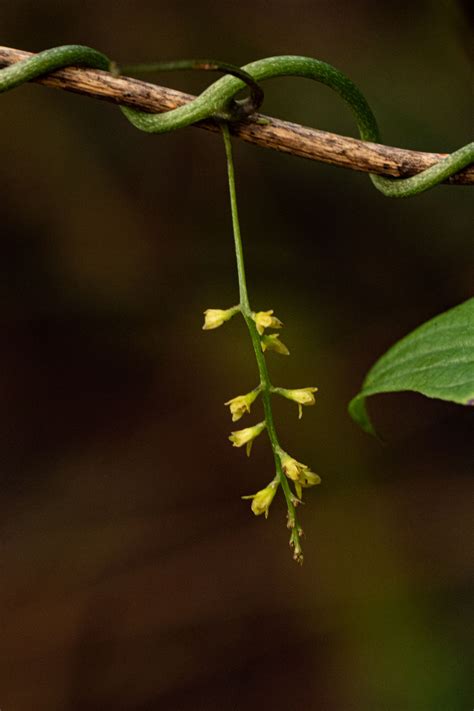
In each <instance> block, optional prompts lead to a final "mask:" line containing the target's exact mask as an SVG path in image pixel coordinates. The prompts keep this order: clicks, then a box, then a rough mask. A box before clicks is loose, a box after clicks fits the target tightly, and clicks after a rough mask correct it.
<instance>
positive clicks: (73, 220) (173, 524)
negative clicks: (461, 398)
mask: <svg viewBox="0 0 474 711" xmlns="http://www.w3.org/2000/svg"><path fill="white" fill-rule="evenodd" d="M471 19H472V18H471V17H470V13H469V4H468V3H460V2H444V1H442V2H440V1H439V0H424V1H420V2H416V3H412V2H399V3H382V2H379V1H378V0H366V1H357V2H340V3H334V2H329V1H326V0H324V1H317V2H314V1H313V2H311V1H310V0H293V2H291V3H290V2H283V1H272V2H270V1H269V2H262V1H259V0H256V1H255V2H249V0H241V1H240V2H238V3H225V2H217V1H216V0H202V2H200V3H190V2H174V3H169V2H166V3H165V2H151V1H149V2H145V1H138V2H132V0H127V1H125V0H124V1H119V0H117V1H116V2H114V3H106V2H104V1H103V0H95V1H94V2H92V1H90V0H83V1H82V2H80V3H77V2H65V1H64V0H61V1H59V0H57V1H53V0H39V1H38V0H15V2H2V3H1V5H0V35H1V36H0V42H1V44H3V45H6V46H11V47H17V48H22V49H29V50H41V49H44V48H47V47H49V46H54V45H58V44H65V43H83V44H88V45H91V46H93V47H97V48H98V49H101V50H103V51H104V52H105V53H107V54H108V55H109V56H110V57H112V58H114V59H116V60H117V61H119V62H120V61H123V62H125V61H128V62H131V61H142V60H143V61H145V60H153V59H164V58H174V57H178V58H181V57H194V56H197V57H200V56H210V57H220V58H223V59H226V60H228V61H232V62H235V63H238V64H243V63H246V62H248V61H251V60H252V59H256V58H259V57H263V56H268V55H272V54H285V53H292V54H305V55H311V56H315V57H319V58H321V59H324V60H326V61H328V62H331V63H332V64H334V65H336V66H337V67H339V68H340V69H342V70H343V71H345V72H347V73H348V74H349V75H350V76H351V77H352V78H353V79H354V80H355V81H356V83H357V84H359V86H360V87H361V88H362V90H363V91H364V93H365V94H366V96H367V98H368V100H369V102H370V104H371V105H372V106H373V109H374V111H375V114H376V116H377V118H378V120H379V123H380V126H381V129H382V133H383V136H384V139H385V140H386V142H387V143H390V144H392V145H399V146H404V147H410V148H418V149H423V150H434V151H437V150H439V151H450V150H452V149H455V148H457V147H459V146H460V145H462V144H464V143H465V142H467V141H468V140H471V138H472V136H471V135H470V128H471V126H470V123H471V118H472V99H471V94H470V79H471V71H472V63H471V60H472V55H470V53H469V47H470V46H472V45H471V38H472V36H471V34H470V32H471V22H470V20H471ZM208 79H209V77H207V76H204V77H203V76H202V75H200V76H196V75H193V76H190V75H189V73H188V74H184V73H183V74H175V75H170V74H168V75H161V76H158V77H157V81H158V82H160V83H163V84H167V85H169V86H174V87H176V88H181V89H183V90H186V91H191V92H196V91H199V90H200V89H201V88H203V87H204V86H205V85H206V82H207V81H208ZM265 89H266V100H265V105H264V109H263V110H264V112H265V113H269V114H272V115H276V116H279V117H282V118H287V119H290V120H295V121H299V122H301V123H305V124H307V125H312V126H315V127H318V128H322V129H327V130H332V131H335V132H339V133H343V134H346V135H355V133H354V131H355V129H354V125H353V121H352V118H351V116H350V115H349V113H348V111H347V110H346V108H345V107H344V106H343V105H342V104H341V102H340V101H339V100H338V99H337V97H335V96H333V95H332V94H331V92H330V91H329V90H328V89H326V88H323V87H320V86H317V85H312V84H311V83H309V82H305V81H304V80H300V79H293V80H291V79H284V80H283V79H281V80H275V81H274V82H271V83H267V84H266V86H265ZM235 153H236V164H237V165H236V169H237V177H238V189H239V200H240V210H241V220H242V229H243V235H244V240H245V247H246V254H247V264H248V267H247V268H248V276H249V283H250V291H251V300H252V303H253V305H254V307H255V308H257V309H268V308H274V309H275V312H276V314H277V315H278V316H279V317H280V318H281V319H282V320H283V321H284V322H285V329H284V340H285V342H286V343H287V344H288V345H289V347H290V350H291V352H292V355H291V356H290V358H288V359H285V358H280V357H279V356H277V355H273V357H272V354H271V355H270V356H269V367H270V371H271V375H272V379H273V381H274V382H276V383H278V384H281V385H286V386H287V387H298V386H305V385H313V384H314V385H317V386H319V388H320V391H319V393H318V397H317V405H316V407H314V408H311V409H307V410H306V411H305V415H304V417H303V420H302V421H301V422H299V421H298V420H297V417H296V414H297V413H296V407H295V406H293V405H292V404H291V403H287V402H276V404H275V406H276V418H277V426H278V429H279V432H280V436H281V441H282V444H283V446H284V447H285V448H286V449H287V450H289V451H290V452H291V453H292V454H293V455H294V456H296V457H297V458H298V459H300V460H302V461H304V462H307V463H309V464H310V465H311V466H312V468H313V469H315V470H316V471H317V472H319V473H320V475H321V476H322V479H323V483H322V485H321V486H320V487H319V488H318V489H317V490H314V489H313V490H311V491H309V492H308V494H307V497H306V498H307V504H306V506H305V507H304V508H303V510H301V514H300V516H301V519H302V523H303V527H304V529H305V533H306V539H305V542H304V548H305V563H304V566H303V568H302V569H299V568H298V567H297V566H295V564H294V563H293V562H292V560H291V557H290V552H289V549H288V545H287V539H288V532H287V530H286V528H285V520H284V519H285V516H284V513H285V512H284V507H283V505H282V501H280V500H275V502H274V504H273V507H272V511H271V515H270V517H269V519H268V521H265V520H264V519H262V518H256V517H254V516H253V515H252V514H251V512H250V509H249V505H248V503H249V502H243V501H241V500H240V496H241V495H243V494H248V493H252V492H254V491H256V490H257V489H258V488H261V487H262V486H263V485H265V484H266V482H267V481H269V480H270V479H271V478H272V476H273V469H272V462H271V455H270V452H269V447H268V446H267V443H266V442H265V441H264V439H263V438H262V439H261V440H260V441H258V442H257V443H256V444H255V446H254V449H253V452H252V456H251V458H250V460H247V459H246V457H245V455H244V453H243V452H242V451H240V450H236V449H232V448H231V446H230V443H229V442H228V441H227V436H228V434H229V432H230V430H231V429H232V425H231V422H230V418H229V415H228V412H227V409H226V408H224V406H223V402H224V401H225V400H227V399H229V398H230V397H232V396H234V395H236V394H239V393H243V392H246V391H247V390H249V389H250V388H251V387H253V386H254V384H255V382H256V367H255V364H254V361H253V358H252V353H251V346H250V343H249V339H248V336H247V335H246V332H245V330H244V328H243V326H242V324H240V323H238V321H237V320H235V321H233V322H232V323H231V324H229V325H227V326H226V327H225V328H222V329H219V330H218V331H215V332H211V333H205V332H203V331H202V330H201V325H202V311H203V310H204V309H205V308H207V307H227V306H229V305H231V304H233V303H235V302H236V299H237V286H236V277H235V270H234V255H233V246H232V238H231V229H230V216H229V206H228V202H227V187H226V182H225V164H224V156H223V148H222V145H221V142H220V140H219V138H218V136H216V135H211V134H208V133H206V132H204V131H200V130H197V129H191V128H190V129H186V130H184V131H182V132H179V133H177V134H171V135H166V136H149V135H145V134H141V133H139V132H138V131H136V130H135V129H133V128H132V127H131V126H130V125H129V124H128V123H127V122H126V121H125V120H124V119H123V117H122V116H121V115H120V112H119V111H118V110H117V109H116V108H114V107H113V106H110V105H107V104H104V103H100V102H94V101H92V100H89V99H86V98H83V97H78V96H73V95H67V94H65V93H63V92H57V91H53V90H50V89H45V88H44V87H38V86H27V87H22V88H20V89H18V90H16V91H15V92H11V93H9V94H5V95H3V96H2V97H1V111H0V155H1V162H0V195H1V200H0V226H1V235H2V236H1V250H2V269H1V274H2V276H1V279H0V303H1V320H2V326H1V330H0V339H1V348H0V359H1V365H0V392H1V396H0V460H1V466H0V475H1V490H0V491H1V493H0V514H1V524H0V566H1V573H0V708H1V709H2V711H42V710H43V709H44V710H45V711H50V710H53V711H55V710H58V711H61V710H64V711H69V710H71V711H72V710H73V709H81V710H85V709H105V708H113V709H115V711H131V710H137V711H142V710H143V711H145V710H147V711H148V710H152V709H160V710H161V709H164V710H166V711H167V710H170V711H175V710H176V711H178V710H179V711H208V710H210V709H213V710H214V709H229V710H234V709H236V710H240V709H248V710H249V711H250V710H251V709H270V708H271V709H273V710H274V711H279V710H283V709H285V710H286V709H297V708H300V709H308V710H312V709H315V710H319V709H321V710H323V709H324V711H342V710H344V711H359V710H365V709H380V710H381V711H382V710H383V711H402V710H403V711H438V710H439V711H451V710H452V711H458V710H461V709H468V708H471V707H472V694H471V689H470V674H469V669H470V666H469V639H470V633H469V622H470V620H472V616H471V613H472V608H470V604H471V603H470V600H471V599H472V594H471V593H472V588H471V587H470V581H471V580H472V578H471V575H472V557H471V554H470V545H469V541H470V540H471V541H472V538H470V535H472V520H471V513H472V511H471V509H472V507H471V501H472V493H473V490H472V480H471V479H470V475H471V474H472V453H473V448H472V444H473V437H472V435H473V428H472V424H473V419H472V413H471V412H468V411H467V409H463V408H461V407H457V406H451V405H449V404H445V403H441V402H439V401H428V400H425V399H423V398H422V397H419V396H416V395H410V394H403V395H397V396H395V395H394V396H383V397H380V398H375V399H374V400H373V402H372V403H371V404H370V407H371V412H372V414H373V416H374V418H375V421H376V424H377V426H378V429H379V431H380V432H381V434H382V436H383V438H384V440H385V444H381V443H380V442H378V441H376V440H375V439H372V438H370V437H368V436H367V435H365V434H364V433H363V432H361V431H360V430H359V429H358V428H357V426H356V425H354V423H353V422H352V421H351V420H350V418H349V417H348V415H347V411H346V407H347V403H348V401H349V400H350V398H351V397H352V396H353V395H354V394H355V393H356V392H357V389H358V387H359V385H360V383H361V380H362V378H363V376H364V373H365V372H366V371H367V369H368V368H369V367H370V366H371V364H372V363H373V362H374V361H375V360H376V359H377V358H378V357H379V356H380V355H381V354H382V353H383V352H384V351H385V350H386V349H387V348H388V347H389V346H390V345H391V344H392V343H394V342H395V341H396V340H397V339H398V338H400V337H401V336H403V335H405V334H406V333H408V332H409V331H410V330H411V329H413V328H414V327H416V326H417V325H419V324H420V323H422V322H423V321H425V320H427V319H428V318H430V317H432V316H434V315H435V314H437V313H439V312H441V311H443V310H445V309H447V308H449V307H451V306H454V305H456V304H458V303H460V302H461V301H463V300H465V299H466V298H468V297H469V296H472V285H473V281H474V267H473V264H474V262H473V258H472V257H473V254H472V230H470V227H472V222H471V223H470V220H471V218H472V188H467V187H464V188H463V187H441V188H439V189H436V190H434V191H432V192H430V193H428V194H426V195H423V196H420V197H418V198H416V199H412V200H408V201H406V202H403V201H401V202H398V201H390V200H388V199H386V198H383V197H382V196H381V195H379V194H378V193H377V192H376V191H375V190H374V189H373V188H372V186H371V184H370V182H369V180H368V178H367V177H366V176H364V175H361V174H357V173H352V172H350V171H345V170H342V169H338V168H334V167H330V166H327V165H321V164H316V163H312V162H305V161H303V160H301V159H298V158H294V157H291V156H285V155H280V154H276V153H272V152H269V151H265V150H263V149H261V148H257V147H251V146H248V145H244V144H241V143H237V142H236V145H235ZM254 411H255V417H254V416H253V414H252V417H251V418H250V417H249V418H248V422H249V423H250V422H254V421H256V417H257V416H258V414H259V406H257V407H256V408H254ZM241 422H242V423H244V422H245V421H244V420H242V421H241ZM239 425H240V423H239ZM243 426H245V424H244V425H243ZM234 429H235V428H234ZM470 528H471V531H470ZM471 549H472V548H471Z"/></svg>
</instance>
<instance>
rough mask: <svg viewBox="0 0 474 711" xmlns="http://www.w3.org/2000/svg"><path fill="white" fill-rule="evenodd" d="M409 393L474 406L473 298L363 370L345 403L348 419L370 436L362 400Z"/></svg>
mask: <svg viewBox="0 0 474 711" xmlns="http://www.w3.org/2000/svg"><path fill="white" fill-rule="evenodd" d="M405 390H412V391H414V392H417V393H421V394H422V395H426V397H434V398H439V399H440V400H449V401H450V402H456V403H458V404H460V405H474V298H473V299H469V300H468V301H465V302H464V303H463V304H460V305H459V306H455V307H454V308H453V309H450V310H449V311H446V312H445V313H443V314H440V315H439V316H436V317H435V318H433V319H431V321H428V322H427V323H424V324H423V325H422V326H419V328H417V329H415V330H414V331H412V332H411V333H410V334H409V335H408V336H405V338H402V340H401V341H398V343H396V344H395V345H394V346H392V348H390V350H388V351H387V352H386V353H385V355H383V356H382V357H381V358H380V360H378V361H377V362H376V363H375V365H374V366H373V367H372V368H371V369H370V370H369V372H368V373H367V376H366V378H365V380H364V382H363V384H362V389H361V391H360V393H358V394H357V395H356V396H355V397H354V398H353V399H352V400H351V402H350V403H349V413H350V415H351V417H352V418H353V419H354V420H355V421H356V422H357V423H358V424H359V425H360V426H361V427H362V429H364V430H365V431H366V432H369V433H371V434H375V430H374V427H373V425H372V422H371V421H370V417H369V415H368V413H367V408H366V402H365V400H366V398H367V397H368V396H369V395H376V394H378V393H393V392H401V391H405Z"/></svg>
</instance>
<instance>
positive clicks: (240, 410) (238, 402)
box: [224, 386, 261, 422]
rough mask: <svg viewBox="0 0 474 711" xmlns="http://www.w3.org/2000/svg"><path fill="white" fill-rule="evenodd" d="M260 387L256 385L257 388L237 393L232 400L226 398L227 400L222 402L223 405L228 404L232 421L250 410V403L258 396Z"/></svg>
mask: <svg viewBox="0 0 474 711" xmlns="http://www.w3.org/2000/svg"><path fill="white" fill-rule="evenodd" d="M260 389H261V388H260V386H258V388H255V389H254V390H251V391H250V392H249V393H247V394H246V395H237V397H233V398H232V400H227V402H226V403H224V404H225V405H229V408H230V412H231V415H232V422H237V420H240V418H241V417H242V415H244V414H245V413H246V412H250V405H251V404H252V403H253V402H254V400H255V399H256V398H257V397H258V395H259V393H260Z"/></svg>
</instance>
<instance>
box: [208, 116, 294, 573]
mask: <svg viewBox="0 0 474 711" xmlns="http://www.w3.org/2000/svg"><path fill="white" fill-rule="evenodd" d="M221 131H222V135H223V138H224V145H225V152H226V158H227V175H228V181H229V196H230V206H231V213H232V228H233V233H234V245H235V256H236V260H237V274H238V280H239V297H240V310H241V312H242V316H243V317H244V319H245V323H246V324H247V328H248V331H249V334H250V338H251V341H252V346H253V350H254V353H255V359H256V361H257V366H258V372H259V375H260V387H261V393H262V401H263V410H264V413H265V422H266V425H267V433H268V438H269V440H270V444H271V447H272V451H273V457H274V459H275V467H276V471H277V476H278V481H279V483H280V484H281V488H282V489H283V493H284V495H285V500H286V505H287V507H288V524H289V527H291V528H292V537H291V540H292V542H293V545H294V553H295V558H296V559H297V560H300V559H301V560H302V555H301V545H300V540H299V538H300V533H299V527H298V522H297V520H296V512H295V506H294V504H293V500H292V496H293V495H292V492H291V489H290V485H289V482H288V479H287V477H286V476H285V474H284V472H283V469H282V466H281V460H280V455H279V452H280V451H281V448H280V445H279V442H278V436H277V432H276V428H275V421H274V419H273V412H272V405H271V393H272V391H273V386H272V384H271V382H270V376H269V374H268V368H267V363H266V361H265V356H264V354H263V351H262V345H261V340H260V336H259V334H258V331H257V327H256V325H255V321H254V320H253V316H252V313H253V312H252V309H251V308H250V302H249V297H248V291H247V280H246V276H245V263H244V252H243V247H242V236H241V232H240V222H239V213H238V209H237V194H236V189H235V172H234V161H233V156H232V143H231V138H230V133H229V127H228V126H227V124H226V123H221Z"/></svg>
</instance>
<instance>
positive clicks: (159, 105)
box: [0, 47, 474, 185]
mask: <svg viewBox="0 0 474 711" xmlns="http://www.w3.org/2000/svg"><path fill="white" fill-rule="evenodd" d="M31 55H32V53H31V52H24V51H22V50H18V49H12V48H10V47H0V67H5V66H8V65H10V64H13V63H15V62H18V61H20V60H21V59H25V58H26V57H30V56H31ZM36 81H37V82H38V83H39V84H43V85H45V86H49V87H53V88H55V89H64V90H66V91H71V92H74V93H78V94H83V95H85V96H89V97H92V98H95V99H102V100H104V101H109V102H112V103H115V104H123V105H125V106H131V107H132V108H136V109H141V110H142V111H147V112H150V113H154V112H162V111H170V110H171V109H174V108H176V107H177V106H182V105H183V104H185V103H186V102H188V101H191V100H192V99H193V98H194V97H193V96H191V95H190V94H185V93H183V92H180V91H176V90H174V89H169V88H166V87H162V86H157V85H156V84H150V83H148V82H144V81H140V80H139V79H132V78H130V77H123V76H119V77H116V76H113V75H112V74H110V73H108V72H103V71H99V70H95V69H82V68H75V67H71V68H69V67H68V68H66V69H61V70H57V71H55V72H53V73H51V74H49V75H48V76H45V77H43V78H40V79H37V80H36ZM262 118H263V119H265V121H266V122H267V123H259V122H258V119H262ZM196 125H197V126H198V127H199V128H204V129H205V130H207V131H217V130H218V127H217V126H216V124H215V123H214V121H212V120H207V121H201V122H200V123H199V124H196ZM230 131H231V133H232V135H234V136H236V137H237V138H241V139H242V140H243V141H246V142H247V143H253V144H256V145H259V146H263V147H264V148H271V149H273V150H277V151H281V152H283V153H291V154H293V155H297V156H300V157H302V158H309V159H311V160H317V161H321V162H323V163H331V164H333V165H338V166H341V167H344V168H350V169H352V170H358V171H362V172H370V173H378V174H379V175H388V176H392V177H396V178H400V177H408V176H410V175H415V174H416V173H419V172H421V171H422V170H425V168H429V167H430V166H431V165H433V164H434V163H437V162H438V161H439V160H440V159H441V158H444V157H445V156H446V153H425V152H421V151H412V150H407V149H404V148H395V147H392V146H384V145H381V144H378V143H370V142H369V141H360V140H358V139H356V138H349V137H347V136H340V135H338V134H336V133H329V132H327V131H319V130H317V129H314V128H308V127H306V126H301V125H300V124H296V123H290V122H289V121H281V120H280V119H276V118H272V117H270V116H264V115H263V114H256V115H255V116H252V117H250V118H248V119H246V120H245V121H239V122H238V123H235V124H231V125H230ZM446 182H448V183H451V184H453V185H473V184H474V165H471V166H468V167H467V168H465V169H464V170H462V171H460V172H459V173H457V174H456V175H454V176H452V177H451V178H449V180H448V181H446Z"/></svg>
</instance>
